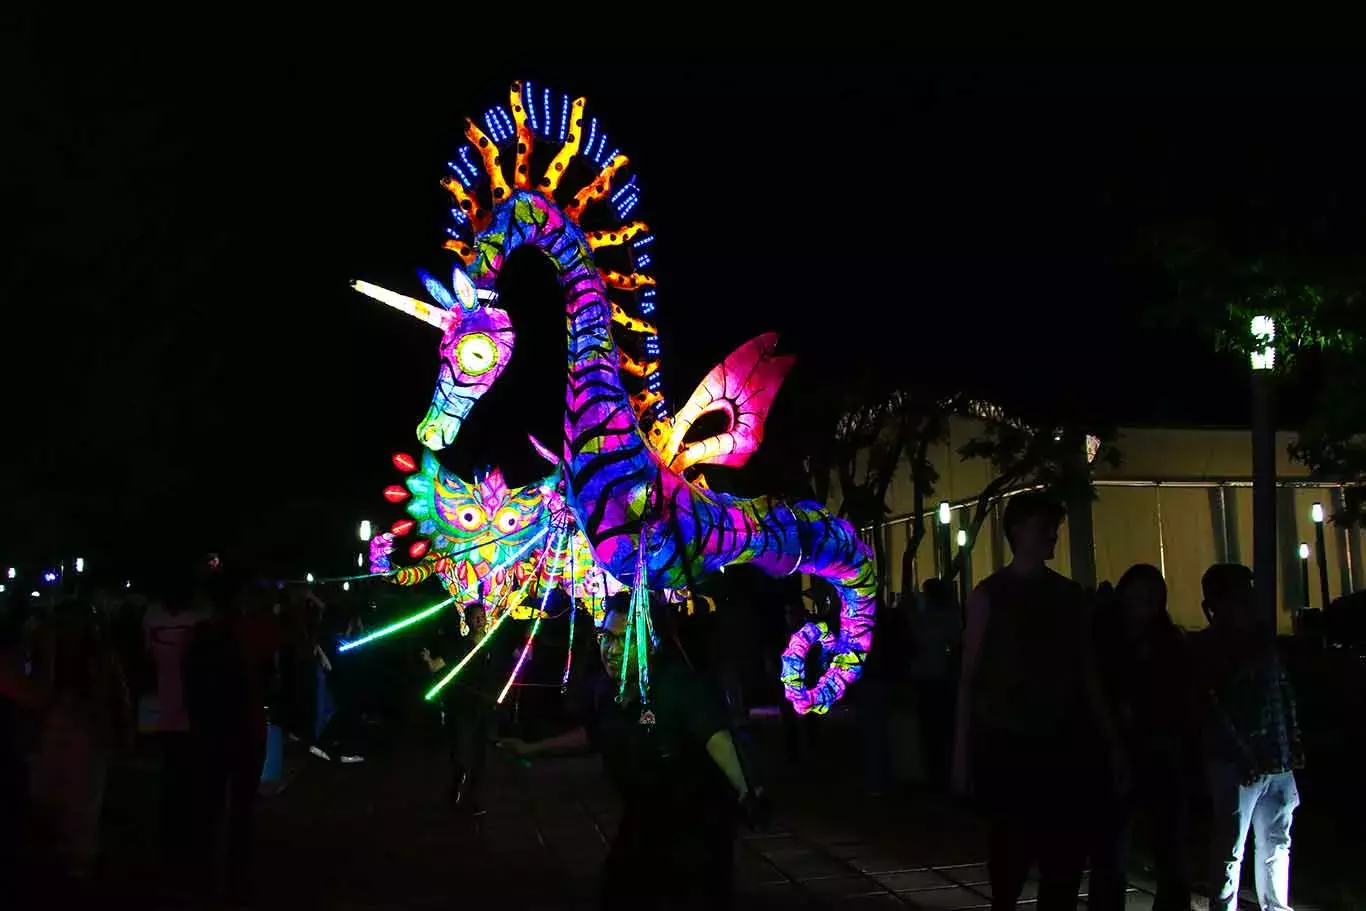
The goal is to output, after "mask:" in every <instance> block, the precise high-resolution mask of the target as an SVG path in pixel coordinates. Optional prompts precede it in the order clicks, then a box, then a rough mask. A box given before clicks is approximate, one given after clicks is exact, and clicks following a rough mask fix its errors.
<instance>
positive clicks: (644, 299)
mask: <svg viewBox="0 0 1366 911" xmlns="http://www.w3.org/2000/svg"><path fill="white" fill-rule="evenodd" d="M640 312H641V313H645V314H650V313H654V312H655V289H654V288H646V289H645V290H643V291H641V292H640Z"/></svg>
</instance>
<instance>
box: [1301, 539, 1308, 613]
mask: <svg viewBox="0 0 1366 911" xmlns="http://www.w3.org/2000/svg"><path fill="white" fill-rule="evenodd" d="M1300 588H1301V589H1302V590H1303V591H1304V606H1305V607H1308V606H1309V545H1308V544H1307V543H1306V542H1304V541H1301V542H1300Z"/></svg>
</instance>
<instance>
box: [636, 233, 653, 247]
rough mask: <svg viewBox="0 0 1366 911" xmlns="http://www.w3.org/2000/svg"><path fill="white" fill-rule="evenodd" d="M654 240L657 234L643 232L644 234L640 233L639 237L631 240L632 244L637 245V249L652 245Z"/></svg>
mask: <svg viewBox="0 0 1366 911" xmlns="http://www.w3.org/2000/svg"><path fill="white" fill-rule="evenodd" d="M654 242H655V236H654V235H653V234H642V235H640V236H639V237H637V238H636V239H635V240H633V241H631V246H633V247H635V248H636V249H637V250H639V249H640V248H641V247H648V246H650V244H652V243H654Z"/></svg>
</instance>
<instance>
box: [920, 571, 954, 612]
mask: <svg viewBox="0 0 1366 911" xmlns="http://www.w3.org/2000/svg"><path fill="white" fill-rule="evenodd" d="M920 593H921V594H922V595H924V596H925V606H926V607H927V608H929V609H930V610H945V609H947V608H950V607H953V587H952V586H951V585H950V584H949V583H948V582H947V581H946V580H944V579H940V578H938V577H934V578H930V579H926V580H925V582H924V583H923V584H922V585H921V586H920Z"/></svg>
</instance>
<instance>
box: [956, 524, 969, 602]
mask: <svg viewBox="0 0 1366 911" xmlns="http://www.w3.org/2000/svg"><path fill="white" fill-rule="evenodd" d="M958 590H959V593H960V594H959V603H960V604H966V603H967V600H968V593H969V592H970V591H972V550H971V549H969V547H968V530H967V529H966V528H960V529H958Z"/></svg>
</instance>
